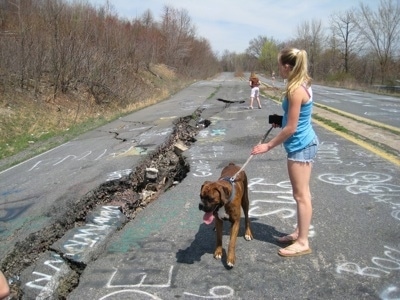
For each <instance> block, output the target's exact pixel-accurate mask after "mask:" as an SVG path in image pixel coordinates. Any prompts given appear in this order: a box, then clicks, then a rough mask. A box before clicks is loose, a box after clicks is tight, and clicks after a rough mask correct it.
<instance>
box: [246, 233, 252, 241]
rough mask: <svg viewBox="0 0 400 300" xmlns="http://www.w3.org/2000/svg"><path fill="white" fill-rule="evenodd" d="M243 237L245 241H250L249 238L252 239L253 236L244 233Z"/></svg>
mask: <svg viewBox="0 0 400 300" xmlns="http://www.w3.org/2000/svg"><path fill="white" fill-rule="evenodd" d="M244 239H245V240H246V241H251V240H252V239H253V236H252V235H251V234H245V235H244Z"/></svg>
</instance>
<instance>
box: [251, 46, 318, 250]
mask: <svg viewBox="0 0 400 300" xmlns="http://www.w3.org/2000/svg"><path fill="white" fill-rule="evenodd" d="M278 65H279V73H280V75H281V76H282V78H285V79H287V80H288V82H287V85H286V90H285V93H284V96H283V102H282V108H283V112H284V113H283V119H282V130H281V131H280V132H279V133H278V134H277V135H276V136H275V137H274V138H272V139H271V140H270V141H269V142H267V143H263V144H259V145H257V146H255V147H254V148H253V149H252V152H251V154H252V155H256V154H261V153H265V152H268V151H269V150H271V149H272V148H274V147H276V146H278V145H280V144H282V143H283V146H284V148H285V150H286V152H287V169H288V173H289V179H290V183H291V185H292V193H293V198H294V200H295V201H296V204H297V225H296V228H295V230H294V232H292V233H290V234H288V235H286V236H283V237H280V238H278V240H277V241H278V242H280V243H286V244H290V245H289V246H288V247H286V248H281V249H279V251H278V254H279V255H281V256H285V257H291V256H300V255H304V254H309V253H311V248H310V245H309V241H308V233H309V227H310V224H311V218H312V204H311V192H310V177H311V170H312V163H313V162H314V160H313V159H314V158H315V156H316V154H317V150H318V145H319V141H318V137H317V135H316V133H315V131H314V129H313V127H312V123H311V114H312V106H313V94H312V89H311V77H310V76H309V74H308V71H307V70H308V66H307V65H308V62H307V52H306V51H305V50H299V49H296V48H286V49H283V50H281V51H280V53H279V56H278ZM272 126H274V127H278V125H277V124H273V125H272Z"/></svg>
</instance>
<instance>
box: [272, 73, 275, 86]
mask: <svg viewBox="0 0 400 300" xmlns="http://www.w3.org/2000/svg"><path fill="white" fill-rule="evenodd" d="M271 78H272V86H275V71H272V75H271Z"/></svg>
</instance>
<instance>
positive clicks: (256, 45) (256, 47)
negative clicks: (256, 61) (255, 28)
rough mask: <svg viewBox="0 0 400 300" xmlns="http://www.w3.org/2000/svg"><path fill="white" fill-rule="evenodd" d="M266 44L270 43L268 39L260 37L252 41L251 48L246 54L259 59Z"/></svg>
mask: <svg viewBox="0 0 400 300" xmlns="http://www.w3.org/2000/svg"><path fill="white" fill-rule="evenodd" d="M266 42H268V37H266V36H261V35H259V36H258V37H257V38H255V39H252V40H251V41H250V42H249V47H248V48H247V49H246V53H247V54H248V55H250V56H254V57H256V58H259V57H260V56H261V52H262V49H263V47H264V44H265V43H266Z"/></svg>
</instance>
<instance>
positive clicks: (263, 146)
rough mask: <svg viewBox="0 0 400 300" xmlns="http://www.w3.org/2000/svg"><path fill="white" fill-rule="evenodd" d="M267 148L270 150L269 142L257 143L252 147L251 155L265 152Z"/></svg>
mask: <svg viewBox="0 0 400 300" xmlns="http://www.w3.org/2000/svg"><path fill="white" fill-rule="evenodd" d="M269 150H271V147H270V146H269V144H258V145H257V146H254V147H253V150H251V155H257V154H261V153H265V152H268V151H269Z"/></svg>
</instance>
